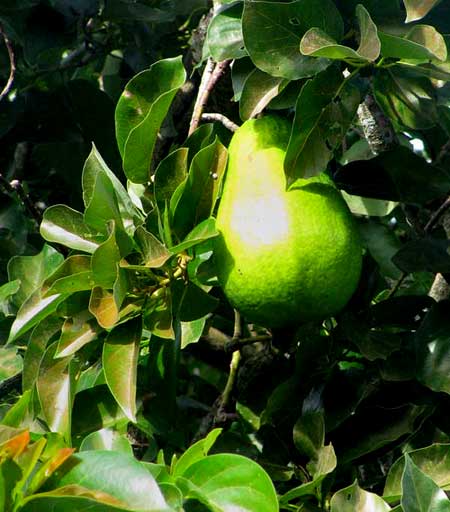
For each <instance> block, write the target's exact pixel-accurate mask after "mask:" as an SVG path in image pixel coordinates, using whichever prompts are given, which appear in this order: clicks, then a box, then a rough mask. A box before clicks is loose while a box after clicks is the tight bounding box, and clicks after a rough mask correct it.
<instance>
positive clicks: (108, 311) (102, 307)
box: [89, 286, 119, 329]
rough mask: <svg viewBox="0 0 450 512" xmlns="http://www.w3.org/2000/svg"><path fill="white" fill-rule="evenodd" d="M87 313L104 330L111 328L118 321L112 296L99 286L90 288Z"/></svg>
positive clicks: (116, 309)
mask: <svg viewBox="0 0 450 512" xmlns="http://www.w3.org/2000/svg"><path fill="white" fill-rule="evenodd" d="M89 311H90V312H91V313H92V314H93V315H94V316H95V318H96V319H97V322H98V323H99V325H101V326H102V327H104V328H105V329H109V328H111V327H113V326H114V325H115V324H116V323H117V321H118V320H119V308H118V306H117V303H116V299H115V297H114V294H113V293H111V292H110V291H108V290H105V289H104V288H102V287H101V286H95V287H94V288H92V292H91V297H90V299H89Z"/></svg>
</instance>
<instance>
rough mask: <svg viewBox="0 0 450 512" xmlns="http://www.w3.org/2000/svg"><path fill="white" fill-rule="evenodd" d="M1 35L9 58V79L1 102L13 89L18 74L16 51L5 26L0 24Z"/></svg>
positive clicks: (0, 95) (1, 93) (0, 96)
mask: <svg viewBox="0 0 450 512" xmlns="http://www.w3.org/2000/svg"><path fill="white" fill-rule="evenodd" d="M0 34H1V35H2V37H3V41H4V42H5V46H6V49H7V50H8V56H9V77H8V81H7V82H6V84H5V86H4V87H3V90H2V92H0V101H2V99H3V98H4V97H5V96H6V95H7V94H8V93H9V91H10V90H11V87H12V85H13V82H14V77H15V74H16V59H15V57H14V49H13V47H12V44H11V41H10V40H9V37H8V36H7V35H6V32H5V30H4V28H3V25H2V24H1V23H0Z"/></svg>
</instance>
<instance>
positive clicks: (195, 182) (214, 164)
mask: <svg viewBox="0 0 450 512" xmlns="http://www.w3.org/2000/svg"><path fill="white" fill-rule="evenodd" d="M226 162H227V150H226V148H225V147H224V146H223V144H222V143H221V142H220V141H219V139H218V138H216V140H215V141H214V142H213V143H212V144H210V145H209V146H206V147H205V148H204V149H202V150H201V151H199V152H198V153H197V154H196V155H195V157H194V158H193V159H192V163H191V167H190V169H189V174H188V177H187V181H186V183H185V185H184V188H183V189H182V190H181V195H180V197H179V200H178V201H177V203H176V207H175V209H174V211H173V228H174V231H175V232H176V233H177V234H178V237H179V238H180V239H183V238H184V237H185V236H186V235H187V233H189V231H191V230H192V228H194V227H195V226H196V225H197V224H199V223H200V222H201V221H202V220H205V219H207V218H208V217H209V216H210V215H211V214H212V212H213V209H214V205H215V203H216V201H217V197H218V194H219V189H220V183H221V180H222V176H223V174H224V172H225V167H226ZM172 197H173V196H172Z"/></svg>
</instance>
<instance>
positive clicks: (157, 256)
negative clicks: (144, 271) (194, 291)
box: [134, 226, 172, 268]
mask: <svg viewBox="0 0 450 512" xmlns="http://www.w3.org/2000/svg"><path fill="white" fill-rule="evenodd" d="M134 237H135V240H136V243H137V245H138V247H139V249H140V251H141V253H142V255H143V257H144V265H145V266H146V267H149V268H160V267H162V266H163V265H164V263H166V261H167V260H169V258H171V257H172V253H171V252H170V251H168V250H167V249H166V247H165V245H163V244H162V243H161V242H160V241H159V240H158V239H157V238H156V236H154V235H153V234H152V233H150V232H149V231H147V230H146V229H144V228H143V227H142V226H139V227H138V228H137V229H136V232H135V235H134Z"/></svg>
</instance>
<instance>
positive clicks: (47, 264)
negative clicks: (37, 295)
mask: <svg viewBox="0 0 450 512" xmlns="http://www.w3.org/2000/svg"><path fill="white" fill-rule="evenodd" d="M63 260H64V256H63V255H62V254H60V253H59V252H58V251H57V250H56V249H54V248H53V247H51V246H50V245H48V244H44V247H43V248H42V250H41V252H40V253H39V254H36V255H35V256H14V257H12V258H11V259H10V260H9V263H8V277H9V280H10V281H13V280H15V279H18V280H20V289H19V291H18V292H17V293H16V295H15V296H14V299H13V300H14V303H15V304H16V305H17V306H21V305H22V304H23V303H24V302H25V301H26V300H27V299H28V298H29V297H30V296H31V295H32V294H33V293H34V292H35V291H36V290H37V289H38V288H40V286H41V285H42V283H43V282H44V280H45V279H46V278H47V277H48V276H49V275H51V274H52V272H53V271H54V270H55V267H58V266H59V265H60V264H61V263H62V261H63Z"/></svg>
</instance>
